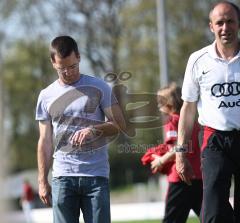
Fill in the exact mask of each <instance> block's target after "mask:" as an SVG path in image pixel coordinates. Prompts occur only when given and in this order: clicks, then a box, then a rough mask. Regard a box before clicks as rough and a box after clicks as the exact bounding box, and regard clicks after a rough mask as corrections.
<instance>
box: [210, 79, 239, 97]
mask: <svg viewBox="0 0 240 223" xmlns="http://www.w3.org/2000/svg"><path fill="white" fill-rule="evenodd" d="M211 92H212V95H213V96H215V97H222V96H224V97H228V96H236V95H239V94H240V82H231V83H222V84H214V85H213V86H212V88H211Z"/></svg>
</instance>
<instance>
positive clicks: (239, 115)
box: [182, 42, 240, 131]
mask: <svg viewBox="0 0 240 223" xmlns="http://www.w3.org/2000/svg"><path fill="white" fill-rule="evenodd" d="M182 99H183V100H184V101H188V102H196V101H197V108H198V113H199V118H198V120H199V123H200V124H201V125H205V126H209V127H211V128H214V129H218V130H223V131H230V130H233V129H239V130H240V52H238V54H237V55H236V56H235V57H234V58H232V59H231V60H230V61H227V60H224V59H222V58H219V57H218V55H217V53H216V50H215V42H214V43H213V44H211V45H209V46H207V47H204V48H202V49H201V50H199V51H196V52H194V53H193V54H191V56H190V57H189V60H188V64H187V67H186V71H185V77H184V82H183V87H182Z"/></svg>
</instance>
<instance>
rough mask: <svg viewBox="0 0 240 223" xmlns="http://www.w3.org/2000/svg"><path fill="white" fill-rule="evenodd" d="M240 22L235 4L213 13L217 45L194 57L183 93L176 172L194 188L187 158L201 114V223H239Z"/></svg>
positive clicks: (221, 4) (225, 4) (218, 6)
mask: <svg viewBox="0 0 240 223" xmlns="http://www.w3.org/2000/svg"><path fill="white" fill-rule="evenodd" d="M239 18H240V10H239V8H238V7H237V6H236V5H235V4H233V3H231V2H228V1H221V2H218V3H217V4H215V5H214V6H213V7H212V9H211V11H210V13H209V20H210V22H209V27H210V30H211V32H212V33H213V34H214V36H215V41H214V42H213V43H212V44H211V45H209V46H206V47H204V48H202V49H200V50H198V51H196V52H194V53H193V54H192V55H191V56H190V57H189V60H188V64H187V67H186V71H185V76H184V82H183V87H182V99H183V101H184V103H183V106H182V109H181V113H180V120H179V128H178V144H177V146H176V169H177V172H178V174H179V176H180V177H181V179H182V181H184V182H185V183H187V184H189V185H191V180H190V179H192V178H193V176H192V174H193V171H192V167H191V165H190V164H189V162H188V160H187V159H186V153H187V152H188V151H191V148H190V145H191V143H189V142H190V141H189V140H190V136H191V132H192V127H193V124H194V119H195V115H196V114H197V113H198V122H199V123H200V125H201V126H202V128H201V132H200V143H201V166H202V174H203V203H202V211H201V212H202V213H201V222H202V223H237V222H240V219H239V218H238V216H239V206H238V205H237V202H236V205H235V208H234V210H233V208H232V206H231V204H230V203H229V195H230V187H231V179H232V176H235V183H236V182H239V180H238V179H239V177H236V176H238V175H239V172H240V52H239V50H240V44H239V39H238V32H239V20H240V19H239ZM193 152H194V151H193ZM238 185H239V184H237V187H235V188H238ZM237 196H238V193H236V197H237Z"/></svg>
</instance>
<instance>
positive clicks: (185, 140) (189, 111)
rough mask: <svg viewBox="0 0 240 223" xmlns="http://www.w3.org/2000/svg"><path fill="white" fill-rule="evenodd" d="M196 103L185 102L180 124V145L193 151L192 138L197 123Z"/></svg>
mask: <svg viewBox="0 0 240 223" xmlns="http://www.w3.org/2000/svg"><path fill="white" fill-rule="evenodd" d="M195 115H196V103H194V102H184V104H183V106H182V109H181V112H180V119H179V124H178V143H177V144H178V145H181V146H184V147H187V149H191V148H190V147H189V146H191V136H192V130H193V126H194V123H195Z"/></svg>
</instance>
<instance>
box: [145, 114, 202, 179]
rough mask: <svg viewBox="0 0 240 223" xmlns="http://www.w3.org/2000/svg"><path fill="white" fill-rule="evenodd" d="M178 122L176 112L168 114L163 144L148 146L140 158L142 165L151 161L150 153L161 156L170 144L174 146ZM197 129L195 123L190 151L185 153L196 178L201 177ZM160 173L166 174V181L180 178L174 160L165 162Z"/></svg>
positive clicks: (197, 126) (170, 146) (169, 147)
mask: <svg viewBox="0 0 240 223" xmlns="http://www.w3.org/2000/svg"><path fill="white" fill-rule="evenodd" d="M178 122H179V115H178V114H173V115H171V116H170V118H169V122H168V123H166V124H165V125H164V139H165V142H164V144H160V145H158V146H156V147H152V148H149V149H148V150H147V152H146V153H145V154H144V155H143V156H142V158H141V161H142V164H143V165H146V164H150V163H151V162H152V161H153V158H152V154H156V155H159V156H163V155H164V154H165V153H166V152H167V151H169V149H171V148H172V146H174V144H175V142H176V141H177V135H178V134H177V131H178ZM199 130H200V128H199V125H198V124H197V123H196V124H195V126H194V128H193V133H192V142H191V143H192V152H191V153H188V154H187V158H188V160H189V162H190V164H191V166H192V168H193V172H194V174H195V177H196V179H202V174H201V170H200V148H199V143H198V132H199ZM160 173H163V174H166V175H167V176H168V182H171V183H176V182H181V179H180V177H179V175H178V173H177V171H176V164H175V161H170V162H168V163H167V164H165V165H164V167H163V169H162V170H161V171H160Z"/></svg>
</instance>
